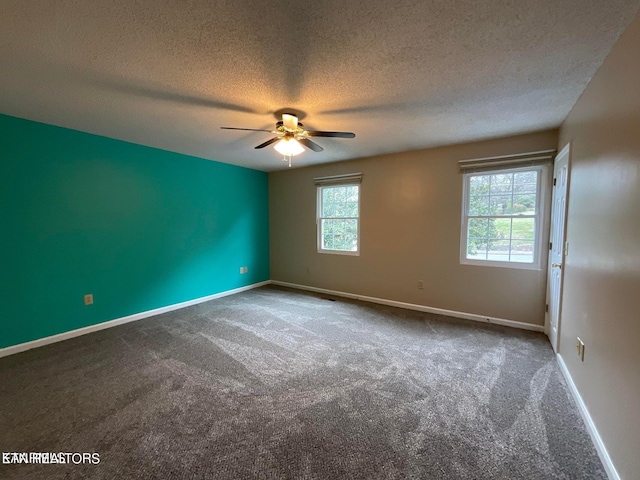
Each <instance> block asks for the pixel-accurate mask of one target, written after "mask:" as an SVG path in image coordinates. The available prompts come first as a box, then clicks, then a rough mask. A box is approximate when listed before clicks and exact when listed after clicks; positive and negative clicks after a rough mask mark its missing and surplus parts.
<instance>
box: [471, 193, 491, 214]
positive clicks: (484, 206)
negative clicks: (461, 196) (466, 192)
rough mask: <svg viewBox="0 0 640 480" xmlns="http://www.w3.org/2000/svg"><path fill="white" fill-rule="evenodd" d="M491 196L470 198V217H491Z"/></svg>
mask: <svg viewBox="0 0 640 480" xmlns="http://www.w3.org/2000/svg"><path fill="white" fill-rule="evenodd" d="M489 213H490V211H489V196H488V195H484V196H471V197H469V215H489Z"/></svg>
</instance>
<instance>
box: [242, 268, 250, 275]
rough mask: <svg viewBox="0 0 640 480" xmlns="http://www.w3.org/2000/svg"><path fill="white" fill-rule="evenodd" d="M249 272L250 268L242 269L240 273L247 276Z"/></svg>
mask: <svg viewBox="0 0 640 480" xmlns="http://www.w3.org/2000/svg"><path fill="white" fill-rule="evenodd" d="M248 271H249V267H240V273H241V274H245V273H247V272H248Z"/></svg>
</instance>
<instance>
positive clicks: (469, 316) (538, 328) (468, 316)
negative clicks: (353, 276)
mask: <svg viewBox="0 0 640 480" xmlns="http://www.w3.org/2000/svg"><path fill="white" fill-rule="evenodd" d="M271 283H272V284H273V285H280V286H282V287H289V288H296V289H298V290H308V291H310V292H317V293H326V294H329V295H336V296H338V297H345V298H352V299H354V300H362V301H364V302H371V303H378V304H380V305H389V306H392V307H399V308H406V309H408V310H417V311H419V312H427V313H435V314H437V315H446V316H448V317H456V318H464V319H465V320H475V321H476V322H484V323H495V324H497V325H505V326H507V327H514V328H520V329H523V330H533V331H534V332H542V331H543V330H544V326H543V325H533V324H531V323H524V322H517V321H515V320H507V319H504V318H496V317H487V316H485V315H477V314H475V313H465V312H456V311H455V310H444V309H442V308H434V307H427V306H425V305H417V304H415V303H405V302H398V301H395V300H387V299H384V298H376V297H367V296H365V295H356V294H354V293H346V292H338V291H336V290H327V289H325V288H317V287H309V286H307V285H298V284H295V283H288V282H281V281H279V280H271Z"/></svg>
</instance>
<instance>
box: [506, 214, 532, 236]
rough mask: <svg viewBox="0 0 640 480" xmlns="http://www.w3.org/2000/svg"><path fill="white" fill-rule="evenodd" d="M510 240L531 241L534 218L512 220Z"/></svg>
mask: <svg viewBox="0 0 640 480" xmlns="http://www.w3.org/2000/svg"><path fill="white" fill-rule="evenodd" d="M512 223H513V227H512V233H511V238H517V239H525V240H533V239H534V238H535V231H534V225H535V219H534V218H514V219H513V220H512Z"/></svg>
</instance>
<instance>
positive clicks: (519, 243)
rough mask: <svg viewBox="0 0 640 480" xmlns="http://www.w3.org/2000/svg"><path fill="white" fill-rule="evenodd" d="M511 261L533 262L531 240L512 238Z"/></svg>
mask: <svg viewBox="0 0 640 480" xmlns="http://www.w3.org/2000/svg"><path fill="white" fill-rule="evenodd" d="M511 261H512V262H523V263H533V240H513V241H512V242H511Z"/></svg>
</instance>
